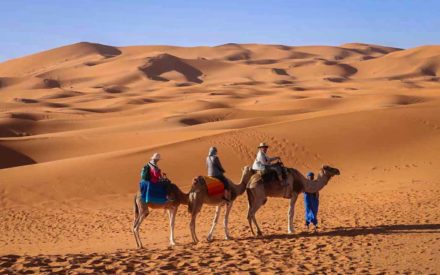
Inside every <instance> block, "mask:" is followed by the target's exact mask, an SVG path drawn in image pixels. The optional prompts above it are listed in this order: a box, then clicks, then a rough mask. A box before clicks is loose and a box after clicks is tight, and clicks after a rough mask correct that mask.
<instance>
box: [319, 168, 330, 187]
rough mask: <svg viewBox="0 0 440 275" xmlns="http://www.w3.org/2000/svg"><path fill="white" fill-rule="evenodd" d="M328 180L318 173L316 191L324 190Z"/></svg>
mask: <svg viewBox="0 0 440 275" xmlns="http://www.w3.org/2000/svg"><path fill="white" fill-rule="evenodd" d="M329 179H330V178H329V176H328V175H326V174H325V173H323V172H322V171H320V172H319V174H318V178H317V179H316V183H317V188H318V191H319V190H321V189H322V188H324V186H326V185H327V183H328V181H329Z"/></svg>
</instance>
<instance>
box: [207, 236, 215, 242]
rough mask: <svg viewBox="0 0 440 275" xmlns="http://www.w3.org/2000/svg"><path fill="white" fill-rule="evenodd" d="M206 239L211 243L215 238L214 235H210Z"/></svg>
mask: <svg viewBox="0 0 440 275" xmlns="http://www.w3.org/2000/svg"><path fill="white" fill-rule="evenodd" d="M206 241H207V242H208V243H211V242H212V241H214V238H212V237H208V238H206Z"/></svg>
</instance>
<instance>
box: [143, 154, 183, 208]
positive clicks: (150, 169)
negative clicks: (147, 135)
mask: <svg viewBox="0 0 440 275" xmlns="http://www.w3.org/2000/svg"><path fill="white" fill-rule="evenodd" d="M159 160H160V154H159V153H154V154H153V156H151V158H150V161H149V162H148V163H147V164H146V165H145V166H144V168H143V169H142V173H141V179H142V180H143V181H149V182H150V183H151V184H164V186H165V190H166V193H167V200H168V201H174V200H175V197H174V194H173V193H172V192H171V182H170V181H169V180H168V179H167V178H166V175H165V174H162V171H161V170H160V168H159V166H158V162H159Z"/></svg>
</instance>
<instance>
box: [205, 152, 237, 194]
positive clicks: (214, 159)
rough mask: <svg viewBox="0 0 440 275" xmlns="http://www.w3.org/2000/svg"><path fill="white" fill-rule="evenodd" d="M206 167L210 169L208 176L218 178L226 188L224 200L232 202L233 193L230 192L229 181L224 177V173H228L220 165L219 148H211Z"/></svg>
mask: <svg viewBox="0 0 440 275" xmlns="http://www.w3.org/2000/svg"><path fill="white" fill-rule="evenodd" d="M206 166H207V167H208V176H209V177H213V178H216V179H218V180H220V181H221V182H222V183H223V186H224V188H225V193H224V195H223V200H225V201H230V200H231V192H230V190H229V180H228V179H227V178H226V177H225V176H224V173H225V172H226V171H225V169H223V166H222V164H221V163H220V159H219V157H218V156H217V148H215V147H211V148H209V152H208V157H207V158H206Z"/></svg>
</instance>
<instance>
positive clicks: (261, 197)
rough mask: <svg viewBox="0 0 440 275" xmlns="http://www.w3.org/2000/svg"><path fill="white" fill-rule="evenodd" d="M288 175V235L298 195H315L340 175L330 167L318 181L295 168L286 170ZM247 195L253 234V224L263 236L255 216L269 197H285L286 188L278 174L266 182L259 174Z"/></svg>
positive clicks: (290, 230) (248, 189) (321, 172)
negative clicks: (302, 193)
mask: <svg viewBox="0 0 440 275" xmlns="http://www.w3.org/2000/svg"><path fill="white" fill-rule="evenodd" d="M285 171H286V174H287V181H288V183H289V185H290V187H291V197H290V205H289V211H288V223H287V224H288V226H287V231H288V233H292V232H293V216H294V213H295V203H296V200H297V198H298V195H299V194H300V193H301V192H310V193H315V192H318V191H319V190H321V189H322V188H324V186H325V185H326V184H327V183H328V182H329V180H330V179H331V178H332V177H333V176H335V175H339V174H340V172H339V170H338V169H336V168H333V167H330V166H328V165H323V166H322V168H321V170H320V172H319V174H318V177H317V179H316V180H314V181H311V180H309V179H307V178H306V177H305V176H303V175H302V174H301V173H300V172H299V171H298V170H296V169H294V168H285ZM246 193H247V196H248V201H249V209H248V216H247V218H248V221H249V226H250V228H251V232H252V234H253V235H255V232H254V229H253V227H252V224H255V227H256V229H257V236H261V235H262V232H261V230H260V227H259V226H258V223H257V220H256V218H255V214H256V213H257V211H258V209H259V208H260V207H261V206H262V205H264V204H265V203H266V201H267V197H279V198H283V197H285V191H284V187H283V186H282V185H281V184H280V182H279V179H278V177H277V175H276V173H273V175H272V176H270V175H269V178H268V179H267V180H265V181H264V183H263V179H262V177H261V176H260V175H259V174H254V175H253V176H252V177H251V179H250V181H249V184H248V186H247V189H246Z"/></svg>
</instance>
